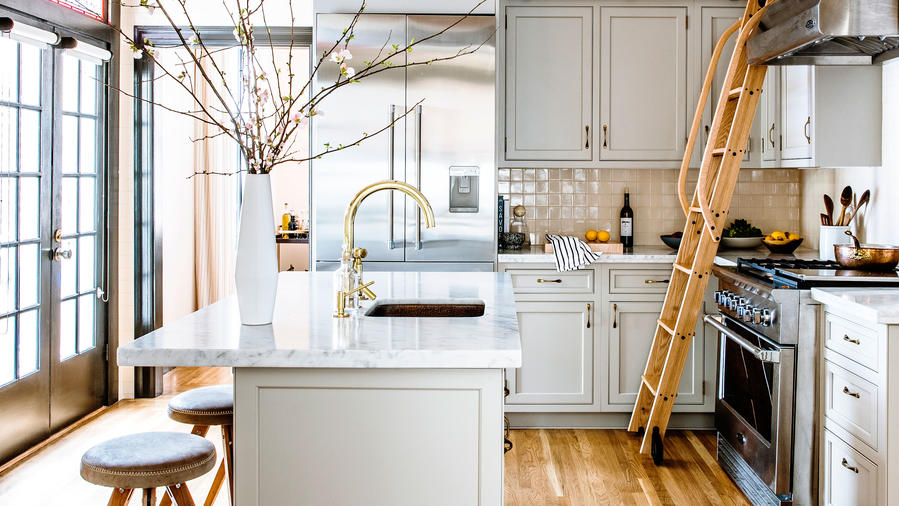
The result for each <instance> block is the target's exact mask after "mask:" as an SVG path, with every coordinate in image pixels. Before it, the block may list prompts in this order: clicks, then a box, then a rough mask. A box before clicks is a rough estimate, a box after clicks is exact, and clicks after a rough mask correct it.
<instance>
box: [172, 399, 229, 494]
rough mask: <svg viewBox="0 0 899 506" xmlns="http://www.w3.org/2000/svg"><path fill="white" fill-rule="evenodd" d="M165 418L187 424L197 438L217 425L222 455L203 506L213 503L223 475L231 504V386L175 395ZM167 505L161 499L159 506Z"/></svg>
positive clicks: (222, 480) (220, 486)
mask: <svg viewBox="0 0 899 506" xmlns="http://www.w3.org/2000/svg"><path fill="white" fill-rule="evenodd" d="M169 418H171V419H172V420H175V421H176V422H181V423H187V424H191V425H193V426H194V427H193V430H192V431H191V433H192V434H196V435H198V436H206V433H207V432H209V427H210V426H212V425H220V426H221V427H222V453H224V454H225V455H224V458H223V459H222V463H221V464H220V465H219V468H218V470H217V471H216V473H215V478H214V479H213V480H212V487H211V488H210V489H209V493H208V494H207V495H206V502H205V504H207V505H210V504H212V503H214V502H215V498H216V496H218V493H219V490H221V488H222V483H223V482H224V481H225V474H226V473H227V475H228V476H227V477H228V492H229V498H230V499H231V502H232V503H233V502H234V477H233V475H232V470H233V469H234V465H233V463H232V459H233V457H234V450H233V446H232V445H233V442H232V436H233V433H232V426H233V424H234V387H233V386H232V385H216V386H213V387H202V388H195V389H193V390H189V391H187V392H184V393H181V394H178V395H176V396H175V397H173V398H172V400H171V401H169ZM168 504H170V503H169V502H168V500H167V498H166V497H163V499H162V502H161V503H160V506H168Z"/></svg>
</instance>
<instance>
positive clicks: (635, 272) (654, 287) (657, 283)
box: [609, 269, 671, 293]
mask: <svg viewBox="0 0 899 506" xmlns="http://www.w3.org/2000/svg"><path fill="white" fill-rule="evenodd" d="M669 281H671V270H670V269H610V270H609V293H665V292H667V291H668V282H669Z"/></svg>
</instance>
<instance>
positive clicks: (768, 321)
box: [762, 309, 774, 327]
mask: <svg viewBox="0 0 899 506" xmlns="http://www.w3.org/2000/svg"><path fill="white" fill-rule="evenodd" d="M773 323H774V313H773V312H771V311H770V310H768V309H763V310H762V326H763V327H767V326H769V325H772V324H773Z"/></svg>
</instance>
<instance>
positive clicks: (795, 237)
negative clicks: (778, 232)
mask: <svg viewBox="0 0 899 506" xmlns="http://www.w3.org/2000/svg"><path fill="white" fill-rule="evenodd" d="M787 239H789V240H791V241H798V240H799V239H802V238H801V237H799V234H794V233H792V232H790V233H789V234H787Z"/></svg>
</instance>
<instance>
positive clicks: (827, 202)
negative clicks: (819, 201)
mask: <svg viewBox="0 0 899 506" xmlns="http://www.w3.org/2000/svg"><path fill="white" fill-rule="evenodd" d="M824 210H825V211H826V212H827V223H825V225H830V224H831V223H833V199H832V198H830V195H828V194H826V193H825V194H824Z"/></svg>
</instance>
